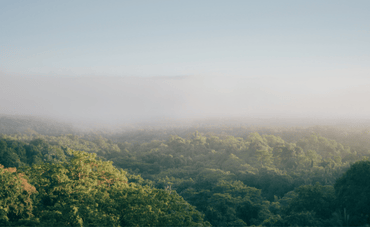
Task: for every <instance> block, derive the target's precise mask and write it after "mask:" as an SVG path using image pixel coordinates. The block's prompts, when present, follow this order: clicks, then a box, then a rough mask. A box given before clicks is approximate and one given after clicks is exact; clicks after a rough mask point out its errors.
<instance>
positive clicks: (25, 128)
mask: <svg viewBox="0 0 370 227" xmlns="http://www.w3.org/2000/svg"><path fill="white" fill-rule="evenodd" d="M30 131H35V132H37V133H40V134H44V135H52V136H55V135H62V134H67V133H73V134H75V133H76V132H77V131H76V129H74V127H73V126H72V125H70V124H66V123H63V122H59V121H56V120H52V119H48V118H41V117H32V116H11V115H0V133H3V134H14V133H26V132H30Z"/></svg>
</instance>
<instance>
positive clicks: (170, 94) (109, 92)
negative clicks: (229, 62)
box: [0, 73, 370, 125]
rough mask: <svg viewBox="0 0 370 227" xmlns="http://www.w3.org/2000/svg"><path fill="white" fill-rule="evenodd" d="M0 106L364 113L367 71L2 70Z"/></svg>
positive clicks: (186, 113)
mask: <svg viewBox="0 0 370 227" xmlns="http://www.w3.org/2000/svg"><path fill="white" fill-rule="evenodd" d="M0 81H1V83H0V101H1V104H2V105H1V106H0V113H2V114H10V115H20V116H21V115H29V116H36V117H37V116H40V117H49V118H54V119H59V120H64V121H73V122H84V123H90V124H100V123H110V124H113V125H116V124H119V123H130V122H135V123H136V122H150V120H156V119H161V118H171V119H192V118H194V119H204V118H219V117H221V118H263V119H271V118H281V119H310V120H315V119H331V120H333V119H358V118H360V119H361V118H362V119H363V118H366V117H367V116H368V115H369V114H370V107H369V106H368V105H366V103H368V102H369V97H370V91H369V89H367V88H368V86H369V85H370V81H369V79H364V78H351V80H348V79H345V78H340V77H339V78H334V77H333V78H320V77H318V78H315V77H313V78H310V79H306V80H302V79H294V78H290V79H283V80H282V79H279V78H278V77H271V78H269V77H251V78H249V77H226V76H218V77H217V76H216V77H209V76H208V77H207V76H204V77H202V76H198V77H195V76H174V77H103V76H92V77H68V76H57V77H48V76H20V75H8V74H4V73H3V74H1V75H0Z"/></svg>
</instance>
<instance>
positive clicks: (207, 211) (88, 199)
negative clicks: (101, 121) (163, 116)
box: [0, 126, 370, 226]
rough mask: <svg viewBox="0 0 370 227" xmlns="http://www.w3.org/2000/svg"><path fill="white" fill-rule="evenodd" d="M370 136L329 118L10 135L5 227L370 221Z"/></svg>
mask: <svg viewBox="0 0 370 227" xmlns="http://www.w3.org/2000/svg"><path fill="white" fill-rule="evenodd" d="M166 136H167V137H166ZM368 139H369V134H367V133H366V131H364V130H363V129H350V130H349V129H345V128H343V129H341V130H339V129H338V128H333V127H322V126H321V127H311V128H297V127H295V128H284V129H282V128H273V127H271V128H268V127H264V128H253V127H251V128H248V127H231V126H227V127H226V126H225V127H224V126H222V127H221V126H220V127H203V128H202V127H200V128H197V129H196V130H195V129H193V128H177V129H176V128H175V129H174V128H164V129H140V130H137V131H128V132H120V133H106V132H93V133H79V134H72V133H70V134H60V135H55V134H53V133H52V134H41V133H38V132H36V131H34V130H32V129H29V130H27V131H26V132H24V133H17V134H2V135H1V137H0V163H1V165H2V167H1V182H2V184H1V187H2V191H1V193H2V194H1V196H2V198H3V199H2V200H1V203H2V204H1V205H0V206H1V224H2V225H40V226H50V225H56V224H57V223H62V224H63V225H65V226H96V225H97V224H98V225H102V226H104V225H109V226H159V225H161V226H189V225H204V226H208V225H213V226H251V225H255V226H260V225H263V226H307V225H309V226H345V225H356V226H361V225H365V224H370V219H369V216H370V213H369V210H368V206H367V204H368V203H369V201H368V200H367V198H370V194H369V190H367V189H368V187H369V185H368V182H370V179H367V178H366V177H367V176H370V169H369V166H370V164H369V163H370V162H369V156H370V152H369V147H370V146H369V142H368V141H369V140H368ZM14 179H16V180H14Z"/></svg>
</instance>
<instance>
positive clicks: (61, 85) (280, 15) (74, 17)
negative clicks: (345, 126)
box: [0, 0, 370, 120]
mask: <svg viewBox="0 0 370 227" xmlns="http://www.w3.org/2000/svg"><path fill="white" fill-rule="evenodd" d="M369 10H370V1H368V0H362V1H355V0H353V1H342V0H326V1H322V0H320V1H315V0H309V1H296V0H292V1H284V0H281V1H276V0H270V1H257V0H255V1H247V0H242V1H236V0H235V1H217V0H210V1H206V0H202V1H190V0H186V1H170V0H168V1H162V0H158V1H92V0H89V1H82V0H81V1H67V0H63V1H36V0H34V1H17V0H12V1H1V2H0V114H4V113H5V114H34V115H48V116H58V117H61V116H63V117H67V118H74V117H75V118H90V119H92V120H93V119H108V118H109V119H111V120H112V119H117V120H122V119H123V118H125V119H129V118H132V119H134V118H136V119H138V118H148V117H153V116H154V117H157V116H159V117H161V116H171V117H187V116H202V117H205V116H213V115H214V116H219V115H222V116H231V115H238V116H253V117H255V116H273V115H278V116H285V117H286V116H288V117H289V116H300V117H319V116H323V117H362V118H369V116H370V107H368V106H369V104H368V103H370V92H369V91H368V90H370V89H369V88H370V64H369V62H370V13H369V12H370V11H369ZM171 78H172V79H171ZM123 106H124V107H123Z"/></svg>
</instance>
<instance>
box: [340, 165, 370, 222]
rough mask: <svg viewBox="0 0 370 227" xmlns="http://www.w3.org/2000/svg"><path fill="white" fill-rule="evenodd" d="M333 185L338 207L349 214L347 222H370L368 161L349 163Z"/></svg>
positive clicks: (369, 169) (369, 170) (369, 167)
mask: <svg viewBox="0 0 370 227" xmlns="http://www.w3.org/2000/svg"><path fill="white" fill-rule="evenodd" d="M334 187H335V191H336V194H337V197H338V203H339V204H340V207H341V208H342V209H344V208H346V213H347V214H348V215H349V224H351V225H364V224H370V206H369V204H370V161H368V160H364V161H359V162H356V163H354V164H353V165H351V167H350V169H349V170H348V171H347V172H346V173H345V174H343V176H342V177H340V178H339V179H338V180H337V181H336V183H335V186H334Z"/></svg>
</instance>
